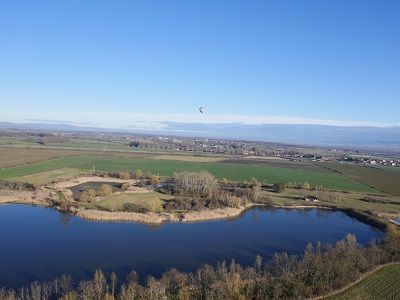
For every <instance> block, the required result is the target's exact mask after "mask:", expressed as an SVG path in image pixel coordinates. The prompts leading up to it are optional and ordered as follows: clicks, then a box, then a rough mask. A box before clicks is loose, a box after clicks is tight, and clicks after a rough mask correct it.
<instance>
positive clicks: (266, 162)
mask: <svg viewBox="0 0 400 300" xmlns="http://www.w3.org/2000/svg"><path fill="white" fill-rule="evenodd" d="M222 162H223V163H231V164H243V165H256V166H271V167H279V168H290V169H300V170H308V171H317V172H327V173H332V172H334V171H332V170H329V169H327V168H324V167H322V166H320V165H318V164H315V163H311V162H298V161H290V160H289V159H276V158H275V159H273V158H271V159H267V158H263V159H254V158H252V159H248V158H245V159H243V158H242V159H226V160H223V161H222Z"/></svg>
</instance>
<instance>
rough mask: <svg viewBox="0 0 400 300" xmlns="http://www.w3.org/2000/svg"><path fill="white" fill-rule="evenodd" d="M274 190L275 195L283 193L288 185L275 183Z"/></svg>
mask: <svg viewBox="0 0 400 300" xmlns="http://www.w3.org/2000/svg"><path fill="white" fill-rule="evenodd" d="M272 189H273V190H274V192H275V193H282V192H283V191H285V190H286V184H285V183H283V182H277V183H274V185H273V187H272Z"/></svg>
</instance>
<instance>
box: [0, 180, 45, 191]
mask: <svg viewBox="0 0 400 300" xmlns="http://www.w3.org/2000/svg"><path fill="white" fill-rule="evenodd" d="M0 190H14V191H36V190H37V188H36V186H35V185H34V184H31V183H26V182H18V181H7V180H0Z"/></svg>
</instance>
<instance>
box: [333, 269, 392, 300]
mask: <svg viewBox="0 0 400 300" xmlns="http://www.w3.org/2000/svg"><path fill="white" fill-rule="evenodd" d="M399 298H400V264H399V263H397V264H393V265H388V266H385V267H383V268H381V269H379V270H378V271H376V272H374V273H372V274H370V275H368V276H367V277H366V278H364V279H362V280H361V281H360V282H358V283H357V284H355V285H354V286H352V287H350V288H348V289H347V290H345V291H343V292H341V293H339V294H336V295H333V296H331V297H329V298H326V299H329V300H345V299H364V300H367V299H371V300H374V299H377V300H378V299H393V300H394V299H399Z"/></svg>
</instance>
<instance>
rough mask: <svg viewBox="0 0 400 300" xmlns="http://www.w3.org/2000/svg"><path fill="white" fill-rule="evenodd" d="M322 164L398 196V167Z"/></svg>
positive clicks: (399, 193)
mask: <svg viewBox="0 0 400 300" xmlns="http://www.w3.org/2000/svg"><path fill="white" fill-rule="evenodd" d="M323 165H324V166H326V167H328V168H330V169H332V170H335V171H337V172H339V173H341V174H343V175H346V176H348V177H350V178H352V179H354V180H356V181H358V182H362V183H364V184H366V185H368V186H370V187H373V188H375V189H377V190H379V191H382V192H385V193H388V194H390V195H393V196H400V184H399V182H400V171H398V169H400V168H393V167H392V168H378V167H370V166H363V165H355V164H340V163H325V164H323Z"/></svg>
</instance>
